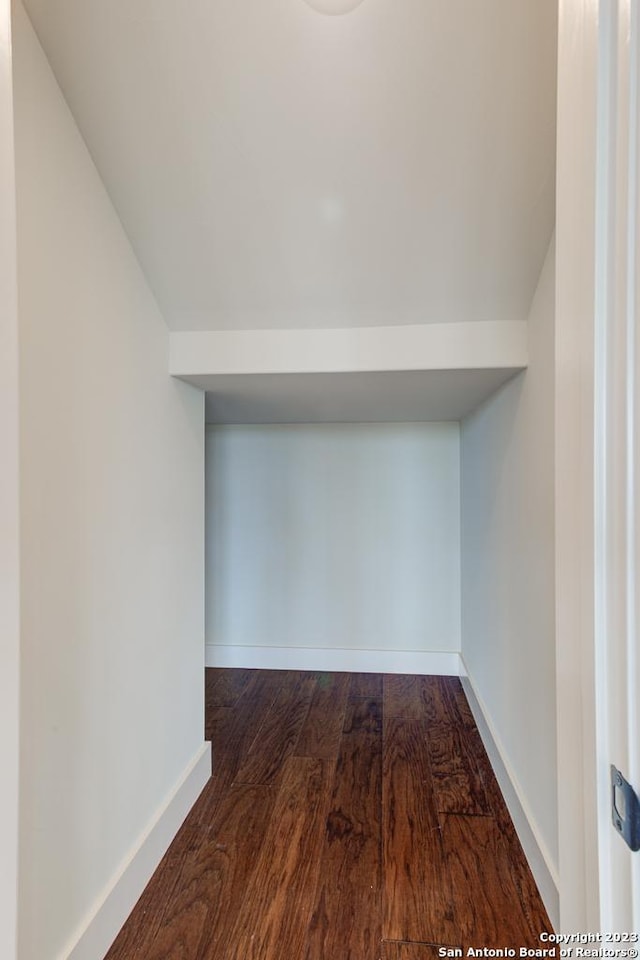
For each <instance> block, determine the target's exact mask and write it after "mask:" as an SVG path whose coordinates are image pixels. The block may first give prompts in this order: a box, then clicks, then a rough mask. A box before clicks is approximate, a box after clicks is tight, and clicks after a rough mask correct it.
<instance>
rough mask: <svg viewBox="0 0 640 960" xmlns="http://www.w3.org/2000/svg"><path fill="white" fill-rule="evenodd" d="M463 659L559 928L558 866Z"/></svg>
mask: <svg viewBox="0 0 640 960" xmlns="http://www.w3.org/2000/svg"><path fill="white" fill-rule="evenodd" d="M460 659H461V663H462V670H461V680H462V686H463V688H464V692H465V694H466V695H467V700H468V701H469V706H470V707H471V710H472V713H473V716H474V718H475V721H476V724H477V725H478V730H479V731H480V736H481V737H482V742H483V743H484V746H485V750H486V751H487V754H488V755H489V760H490V761H491V766H492V767H493V772H494V773H495V775H496V779H497V781H498V784H499V785H500V790H501V791H502V795H503V797H504V800H505V803H506V805H507V809H508V810H509V813H510V814H511V819H512V820H513V825H514V827H515V828H516V832H517V834H518V839H519V840H520V843H521V844H522V849H523V850H524V854H525V856H526V858H527V861H528V863H529V866H530V868H531V872H532V874H533V877H534V880H535V881H536V884H537V885H538V890H539V891H540V896H541V897H542V900H543V903H544V905H545V907H546V908H547V913H548V914H549V919H550V920H551V923H552V924H553V927H554V930H558V929H559V927H560V893H559V878H558V873H557V870H556V867H555V865H554V863H553V860H552V858H551V855H550V853H549V851H548V849H547V847H546V844H545V843H544V841H543V840H542V838H541V836H540V831H539V829H538V828H537V826H536V823H535V820H534V818H533V816H532V814H531V811H530V809H529V806H528V804H527V802H526V800H525V798H524V794H523V791H522V787H521V786H520V784H519V782H518V778H517V777H516V776H515V773H514V771H513V768H512V766H511V764H510V762H509V760H508V757H507V754H506V752H505V749H504V746H503V745H502V742H501V740H500V738H499V736H498V734H497V732H496V730H495V727H494V726H493V724H492V723H491V720H490V719H489V713H488V711H487V709H486V707H485V705H484V703H483V702H482V699H481V697H480V696H479V695H478V693H477V691H476V688H475V686H474V683H473V680H472V678H471V677H470V676H469V673H468V671H467V668H466V664H465V662H464V659H463V658H462V657H461V658H460Z"/></svg>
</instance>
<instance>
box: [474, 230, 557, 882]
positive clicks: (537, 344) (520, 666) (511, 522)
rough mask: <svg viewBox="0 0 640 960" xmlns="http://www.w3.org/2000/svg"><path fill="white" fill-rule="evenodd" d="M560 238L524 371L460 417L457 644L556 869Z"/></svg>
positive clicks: (544, 279)
mask: <svg viewBox="0 0 640 960" xmlns="http://www.w3.org/2000/svg"><path fill="white" fill-rule="evenodd" d="M554 259H555V244H554V243H553V242H552V244H551V246H550V248H549V251H548V253H547V258H546V261H545V265H544V267H543V270H542V273H541V276H540V280H539V283H538V288H537V291H536V295H535V297H534V300H533V304H532V307H531V313H530V317H529V336H530V340H529V369H528V370H527V372H526V373H524V374H520V375H519V376H518V377H516V379H514V380H513V381H511V382H510V383H508V384H506V385H505V386H504V387H503V388H502V389H501V390H500V391H499V392H498V393H497V394H496V395H495V396H494V397H493V398H491V399H490V400H488V401H487V402H486V403H485V404H484V405H483V406H482V407H481V408H480V409H479V410H478V411H476V412H475V413H474V414H472V415H471V416H470V417H469V418H468V419H467V420H466V421H465V422H464V423H463V425H462V434H461V439H462V443H461V462H462V468H461V469H462V501H461V502H462V653H463V658H464V661H465V664H466V667H467V670H468V673H469V677H470V680H471V682H472V685H473V687H474V690H475V693H476V695H477V697H478V699H479V700H480V702H481V703H482V705H483V708H484V712H485V714H486V717H487V720H488V722H489V724H490V725H491V727H492V728H493V732H494V736H495V737H496V740H497V742H498V746H499V747H500V748H501V750H502V754H503V760H504V761H505V764H506V766H507V769H508V770H509V772H510V774H511V777H512V780H513V782H514V785H515V786H516V790H517V792H518V793H519V799H520V802H521V803H522V806H523V808H524V810H525V812H526V813H527V815H528V817H529V820H530V825H531V826H532V829H533V831H534V834H535V835H536V838H537V841H538V844H539V846H540V848H541V851H542V853H543V855H544V857H545V859H546V861H547V867H548V868H549V871H550V873H551V874H552V875H553V876H554V877H555V876H556V875H557V860H558V853H557V850H558V840H557V792H556V782H557V781H556V712H555V711H556V701H555V690H556V674H555V625H554V624H555V592H554V591H555V587H554V296H555V264H554Z"/></svg>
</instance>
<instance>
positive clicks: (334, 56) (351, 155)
mask: <svg viewBox="0 0 640 960" xmlns="http://www.w3.org/2000/svg"><path fill="white" fill-rule="evenodd" d="M26 6H27V8H28V12H29V14H30V16H31V18H32V20H33V23H34V26H35V27H36V30H37V32H38V34H39V36H40V39H41V41H42V43H43V46H44V47H45V50H46V52H47V54H48V56H49V58H50V61H51V63H52V66H53V68H54V71H55V73H56V75H57V77H58V80H59V82H60V84H61V86H62V89H63V92H64V93H65V95H66V97H67V100H68V102H69V104H70V106H71V108H72V110H73V112H74V114H75V117H76V120H77V122H78V124H79V126H80V128H81V130H82V132H83V135H84V137H85V139H86V141H87V144H88V146H89V148H90V150H91V152H92V154H93V157H94V159H95V161H96V163H97V166H98V168H99V170H100V172H101V174H102V176H103V178H104V181H105V183H106V185H107V188H108V190H109V192H110V194H111V197H112V199H113V201H114V203H115V205H116V207H117V209H118V212H119V214H120V216H121V218H122V221H123V223H124V226H125V228H126V230H127V232H128V234H129V236H130V238H131V240H132V242H133V245H134V247H135V250H136V252H137V254H138V257H139V259H140V261H141V263H142V265H143V267H144V269H145V272H146V274H147V277H148V279H149V281H150V283H151V286H152V288H153V290H154V291H155V294H156V296H157V298H158V301H159V303H160V306H161V308H162V310H163V311H164V313H165V316H166V318H167V321H168V323H169V326H170V327H171V328H172V329H175V330H189V329H194V330H195V329H251V328H264V327H340V326H350V325H354V326H361V325H369V326H371V325H379V324H388V325H393V324H405V323H432V322H450V321H475V320H500V321H505V320H506V321H509V320H524V319H526V316H527V312H528V308H529V304H530V301H531V297H532V295H533V292H534V288H535V284H536V280H537V277H538V274H539V271H540V268H541V266H542V262H543V258H544V254H545V251H546V248H547V244H548V242H549V239H550V236H551V232H552V227H553V218H554V195H553V184H554V155H555V49H556V6H557V0H364V2H363V3H362V4H361V5H360V6H359V7H358V8H357V9H356V10H354V11H353V12H352V13H350V14H348V15H346V16H342V17H328V16H323V15H321V14H319V13H317V12H315V11H314V10H312V9H311V8H310V7H309V5H308V4H307V3H305V2H304V0H26Z"/></svg>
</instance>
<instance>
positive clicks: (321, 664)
mask: <svg viewBox="0 0 640 960" xmlns="http://www.w3.org/2000/svg"><path fill="white" fill-rule="evenodd" d="M205 651H206V653H205V663H206V665H207V666H208V667H254V668H256V669H259V670H327V671H334V670H335V671H336V672H343V671H349V672H354V673H418V674H438V675H440V676H447V677H457V676H459V674H460V654H459V653H457V652H455V651H453V652H451V651H446V650H443V651H429V652H426V651H419V650H344V649H335V650H334V649H329V648H324V649H323V648H318V647H259V646H255V647H249V646H247V647H244V646H242V647H241V646H221V645H218V644H212V643H211V644H209V643H208V644H207V645H206V647H205Z"/></svg>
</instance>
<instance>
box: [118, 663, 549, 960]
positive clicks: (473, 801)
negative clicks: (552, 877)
mask: <svg viewBox="0 0 640 960" xmlns="http://www.w3.org/2000/svg"><path fill="white" fill-rule="evenodd" d="M205 706H206V723H205V727H206V735H207V737H208V738H210V740H211V745H212V755H213V773H212V777H211V779H210V781H209V782H208V784H207V785H206V786H205V789H204V790H203V791H202V793H201V795H200V797H199V798H198V800H197V801H196V804H195V805H194V807H193V809H192V810H191V812H190V814H189V816H188V817H187V819H186V821H185V823H184V825H183V826H182V828H181V829H180V831H179V832H178V835H177V836H176V838H175V840H174V841H173V843H172V844H171V846H170V848H169V850H168V851H167V854H166V855H165V857H164V858H163V860H162V862H161V864H160V866H159V867H158V869H157V870H156V872H155V874H154V876H153V878H152V879H151V881H150V883H149V884H148V886H147V888H146V889H145V891H144V893H143V894H142V896H141V898H140V900H139V901H138V903H137V904H136V906H135V908H134V910H133V911H132V914H131V916H130V917H129V919H128V920H127V922H126V923H125V924H124V926H123V928H122V930H121V931H120V933H119V935H118V937H117V938H116V940H115V941H114V943H113V945H112V947H111V949H110V950H109V952H108V953H107V956H106V958H105V960H283V958H284V960H435V958H437V957H438V949H439V948H440V947H446V948H451V949H453V948H460V947H462V946H464V945H465V944H467V945H469V944H482V945H483V946H487V947H495V946H505V945H509V944H513V945H514V946H517V947H520V946H536V945H538V944H539V939H538V937H539V933H540V932H541V931H543V930H548V931H551V929H552V928H551V926H550V924H549V920H548V917H547V915H546V912H545V910H544V906H543V904H542V901H541V899H540V895H539V893H538V891H537V889H536V886H535V883H534V881H533V877H532V875H531V871H530V869H529V867H528V864H527V862H526V859H525V857H524V854H523V852H522V848H521V846H520V843H519V840H518V838H517V835H516V832H515V829H514V827H513V823H512V821H511V818H510V816H509V813H508V811H507V809H506V806H505V804H504V800H503V798H502V795H501V793H500V789H499V787H498V784H497V781H496V779H495V776H494V774H493V770H492V768H491V765H490V763H489V760H488V757H487V755H486V752H485V751H484V747H483V745H482V741H481V740H480V737H479V734H478V731H477V727H476V726H475V721H474V720H473V716H472V714H471V711H470V709H469V707H468V703H467V701H466V697H465V696H464V691H463V689H462V686H461V684H460V681H459V680H458V679H457V678H453V677H430V676H404V675H391V674H385V675H382V674H371V673H357V674H346V673H341V674H340V673H336V674H332V673H325V672H321V671H317V672H313V673H305V672H304V671H293V670H288V671H287V670H285V671H260V670H252V669H244V668H243V669H241V670H233V669H231V670H227V669H217V670H214V669H208V670H207V671H206V680H205Z"/></svg>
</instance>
